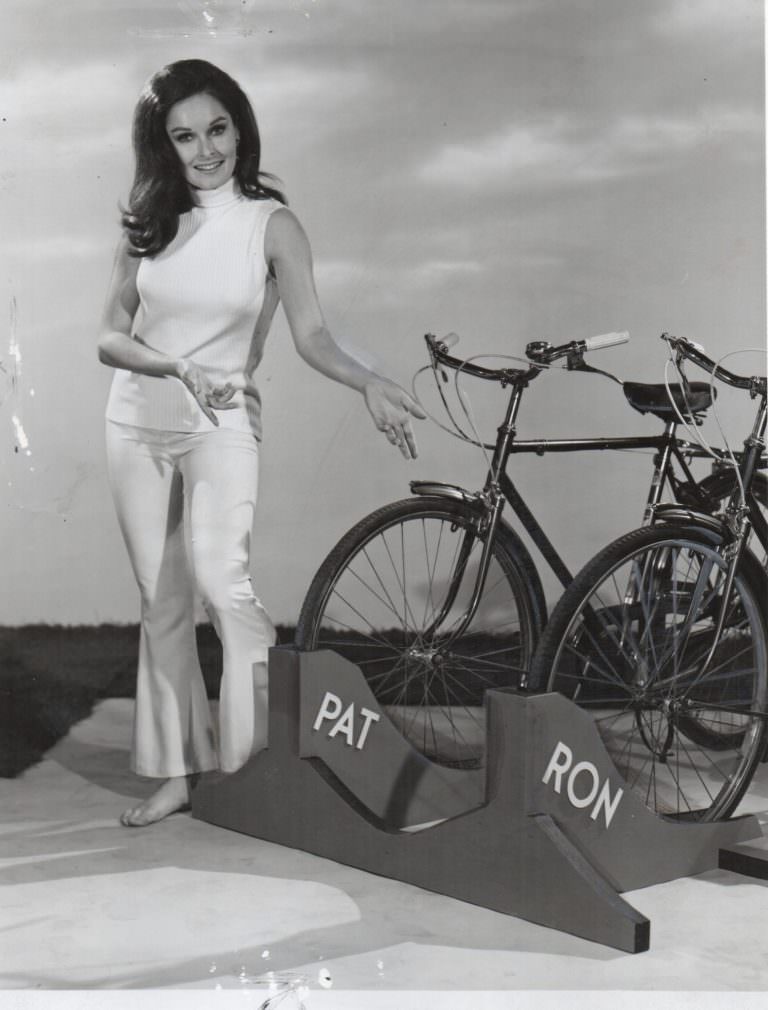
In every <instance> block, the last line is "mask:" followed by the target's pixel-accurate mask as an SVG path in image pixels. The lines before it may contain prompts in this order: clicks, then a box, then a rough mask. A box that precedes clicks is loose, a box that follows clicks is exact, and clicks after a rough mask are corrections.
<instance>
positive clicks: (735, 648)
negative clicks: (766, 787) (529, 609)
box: [531, 526, 768, 821]
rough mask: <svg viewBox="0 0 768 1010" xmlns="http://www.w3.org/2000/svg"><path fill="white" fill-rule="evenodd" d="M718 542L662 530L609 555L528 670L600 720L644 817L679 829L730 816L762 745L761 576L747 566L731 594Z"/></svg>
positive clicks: (767, 635)
mask: <svg viewBox="0 0 768 1010" xmlns="http://www.w3.org/2000/svg"><path fill="white" fill-rule="evenodd" d="M715 541H716V538H715V539H714V540H713V535H712V534H711V533H709V532H708V531H705V530H702V529H701V528H697V527H693V526H656V527H650V528H647V527H646V528H644V529H641V530H635V531H634V532H633V533H629V534H627V535H626V536H624V537H622V538H621V539H619V540H617V541H615V542H614V543H613V544H611V545H609V546H608V547H606V548H605V550H603V551H602V552H601V553H600V554H598V555H597V557H595V558H594V559H593V560H592V561H591V562H590V563H589V564H588V565H586V566H585V568H584V569H582V571H581V572H580V573H579V574H578V575H577V577H576V579H575V580H574V582H573V583H572V585H571V586H570V587H569V588H568V590H566V592H565V594H564V595H563V597H562V598H561V600H560V602H559V603H558V605H557V607H556V608H555V610H554V612H553V614H552V619H551V621H550V623H549V625H548V626H547V628H546V630H545V632H544V634H543V636H542V639H541V642H540V645H539V648H538V650H537V653H536V656H535V657H534V660H533V664H532V671H531V684H532V685H533V686H534V687H535V688H537V689H540V690H550V691H558V692H560V693H561V694H564V695H565V696H566V697H568V698H570V699H571V700H572V701H574V702H575V703H576V704H578V705H579V706H580V707H582V708H584V709H585V710H587V711H589V712H590V714H591V715H592V717H593V718H594V721H595V725H596V727H597V729H598V731H599V733H600V736H601V738H602V741H603V743H604V745H605V747H606V749H607V751H608V753H609V755H610V757H611V758H612V760H613V762H614V764H615V765H616V768H617V770H618V771H619V773H620V774H621V775H622V776H623V778H624V779H625V780H626V782H627V783H628V785H629V786H630V787H631V788H632V789H633V790H635V792H637V793H638V794H639V795H640V796H641V798H642V799H643V801H644V802H645V804H646V806H648V807H649V808H650V809H652V810H654V811H655V812H656V813H658V814H660V815H663V816H669V817H674V818H679V819H682V820H701V821H710V820H717V819H721V818H724V817H727V816H729V814H730V813H731V812H732V811H733V810H734V809H735V807H736V805H737V804H738V802H739V800H740V799H741V797H742V796H743V794H744V792H745V790H746V789H747V787H748V785H749V782H750V780H751V778H752V774H753V772H754V769H755V765H756V763H757V761H758V759H759V756H760V753H761V749H762V743H763V738H764V735H765V720H764V718H762V716H763V714H764V713H765V712H766V705H767V702H768V673H767V672H766V664H767V657H768V632H767V631H766V625H765V619H764V616H763V607H762V603H763V602H764V578H763V573H762V570H761V569H760V566H759V564H758V563H757V561H756V559H755V558H754V556H752V555H751V554H749V553H746V554H745V556H744V557H743V559H742V563H741V564H740V566H739V569H738V571H737V573H736V576H735V579H734V581H733V583H732V585H731V586H730V589H728V586H727V571H728V562H727V560H726V559H725V558H724V557H723V554H722V551H721V550H720V549H719V545H718V543H717V542H715ZM726 591H727V592H728V598H727V600H724V593H725V592H726ZM723 608H725V622H724V626H723V629H722V632H721V633H720V634H719V636H717V637H716V631H717V623H718V617H719V615H720V614H721V612H722V609H723Z"/></svg>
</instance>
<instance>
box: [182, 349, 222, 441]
mask: <svg viewBox="0 0 768 1010" xmlns="http://www.w3.org/2000/svg"><path fill="white" fill-rule="evenodd" d="M176 375H177V376H178V378H179V379H181V381H182V382H183V383H184V385H185V386H186V387H187V389H188V390H189V391H190V393H191V394H192V395H193V396H194V398H195V399H196V400H197V404H198V406H199V407H200V410H202V412H203V413H204V414H205V416H206V417H207V418H208V420H209V421H210V422H211V423H212V424H215V425H216V427H217V428H218V426H219V419H218V417H216V415H215V414H214V410H232V409H234V408H235V407H237V404H236V403H230V400H231V399H232V397H233V396H234V394H235V390H234V387H233V386H232V384H231V383H229V382H227V383H226V384H225V385H223V386H216V385H214V384H213V383H212V382H211V380H210V379H209V378H208V376H207V375H206V374H205V372H204V371H203V369H202V368H201V367H200V366H199V365H196V364H195V362H194V361H190V360H189V359H187V358H180V359H179V361H178V363H177V367H176Z"/></svg>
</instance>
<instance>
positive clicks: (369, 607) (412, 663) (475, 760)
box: [296, 497, 543, 768]
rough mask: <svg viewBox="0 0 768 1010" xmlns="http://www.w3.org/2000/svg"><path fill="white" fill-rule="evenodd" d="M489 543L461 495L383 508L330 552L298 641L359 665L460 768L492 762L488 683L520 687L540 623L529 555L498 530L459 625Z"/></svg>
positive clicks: (414, 737) (426, 748)
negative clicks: (472, 605)
mask: <svg viewBox="0 0 768 1010" xmlns="http://www.w3.org/2000/svg"><path fill="white" fill-rule="evenodd" d="M484 541H485V534H484V532H483V531H482V523H481V522H480V516H479V514H478V511H477V510H476V509H473V508H472V506H471V505H468V504H466V503H464V502H460V501H454V500H451V499H444V498H428V497H419V498H412V499H405V500H404V501H399V502H393V503H392V504H390V505H386V506H384V507H383V508H381V509H379V510H378V511H376V512H374V513H372V514H371V515H369V516H368V517H366V518H365V519H363V520H362V521H361V522H359V523H358V524H357V525H356V526H355V527H354V528H353V529H352V530H350V531H349V533H347V534H346V536H344V537H343V538H342V540H341V541H340V542H339V544H338V545H337V546H336V547H335V548H334V549H333V550H332V551H331V553H330V554H329V555H328V557H327V558H326V559H325V561H324V562H323V564H322V565H321V567H320V569H319V570H318V573H317V575H316V576H315V578H314V580H313V582H312V584H311V586H310V588H309V591H308V593H307V597H306V599H305V601H304V605H303V607H302V611H301V616H300V618H299V623H298V626H297V632H296V644H297V647H298V648H300V649H304V650H309V649H333V650H334V651H336V652H338V653H340V654H341V655H342V656H344V657H345V658H347V659H349V660H350V661H351V662H353V663H355V664H356V665H357V666H359V667H360V669H361V670H362V671H363V673H364V675H365V677H366V680H367V682H368V685H369V686H370V688H371V690H372V691H373V693H374V695H375V696H376V698H377V700H378V701H379V703H380V704H381V706H382V707H383V709H384V710H385V711H386V712H387V715H388V716H389V718H390V719H391V720H392V721H393V722H394V723H395V725H396V726H397V727H398V729H399V730H400V732H401V733H402V734H403V735H404V736H405V737H406V739H407V740H408V741H409V742H410V743H411V744H412V745H413V746H414V747H416V748H417V749H418V750H419V751H421V753H422V754H425V755H426V756H427V757H429V758H430V759H431V760H433V761H436V762H438V763H441V764H447V765H452V766H455V767H464V768H472V767H479V766H481V765H482V764H483V762H484V759H485V713H484V708H483V696H484V692H485V690H486V689H488V688H492V687H506V686H510V685H517V684H518V682H519V677H520V673H521V670H522V669H523V668H527V666H528V665H529V663H530V659H531V657H532V654H533V650H534V646H535V643H536V638H537V635H538V632H539V630H540V627H541V625H542V623H543V614H542V608H543V599H540V598H539V597H540V593H541V591H540V583H539V581H538V575H537V574H536V571H535V568H534V567H533V562H532V561H531V559H530V556H528V554H527V552H526V551H525V549H524V548H523V547H522V545H521V544H520V543H519V541H518V540H517V538H516V537H515V535H514V534H513V533H512V532H511V531H510V530H509V528H508V527H506V526H501V527H500V528H499V530H498V531H497V535H496V537H495V539H494V543H493V545H492V551H491V560H490V566H489V568H488V572H487V575H486V579H485V583H484V586H483V592H482V596H481V597H480V600H479V602H478V605H477V608H476V610H475V612H474V614H473V616H472V620H471V622H470V623H469V624H467V626H466V627H465V628H464V629H463V630H461V627H462V624H463V623H464V621H463V618H464V615H465V614H466V612H467V607H468V604H469V602H470V600H471V598H472V594H473V590H474V588H475V585H476V582H477V578H476V577H477V572H478V564H479V560H480V556H481V553H482V548H483V544H484ZM537 587H539V588H538V591H537Z"/></svg>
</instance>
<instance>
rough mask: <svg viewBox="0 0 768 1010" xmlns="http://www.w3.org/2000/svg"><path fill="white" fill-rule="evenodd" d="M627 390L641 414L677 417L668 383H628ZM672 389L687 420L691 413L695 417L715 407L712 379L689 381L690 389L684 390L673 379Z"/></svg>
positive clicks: (626, 393)
mask: <svg viewBox="0 0 768 1010" xmlns="http://www.w3.org/2000/svg"><path fill="white" fill-rule="evenodd" d="M623 389H624V395H625V396H626V398H627V400H628V401H629V405H630V406H631V407H634V408H635V410H639V411H640V413H641V414H654V415H655V416H656V417H659V418H661V420H662V421H670V420H673V419H674V418H675V417H677V414H676V412H675V408H674V407H673V406H672V402H671V401H670V399H669V394H668V393H667V387H666V386H665V385H664V383H659V384H657V385H651V384H650V383H647V382H625V383H624V385H623ZM669 390H670V392H671V393H672V396H673V397H674V401H675V404H676V405H677V409H678V410H679V411H680V413H681V414H682V415H683V417H684V418H685V419H686V421H689V420H691V415H693V416H694V417H695V416H696V415H697V414H703V413H704V411H705V410H707V409H708V408H709V407H711V406H712V393H713V390H712V388H711V386H710V385H709V383H708V382H689V383H688V387H687V389H686V390H683V389H682V387H681V385H680V383H679V382H673V383H670V385H669Z"/></svg>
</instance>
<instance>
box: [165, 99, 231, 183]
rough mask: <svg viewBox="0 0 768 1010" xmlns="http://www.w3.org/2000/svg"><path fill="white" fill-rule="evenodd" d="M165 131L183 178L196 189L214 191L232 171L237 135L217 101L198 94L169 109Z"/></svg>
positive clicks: (226, 113) (222, 107)
mask: <svg viewBox="0 0 768 1010" xmlns="http://www.w3.org/2000/svg"><path fill="white" fill-rule="evenodd" d="M165 129H166V131H167V132H168V136H169V137H170V138H171V143H172V144H173V146H174V148H175V150H176V153H177V154H178V156H179V161H180V162H181V167H182V169H183V171H184V178H185V179H186V180H187V182H188V183H189V185H190V186H193V187H194V188H195V189H215V188H216V187H217V186H221V185H222V184H223V183H225V182H226V181H227V179H229V178H230V177H231V175H232V173H233V172H234V170H235V161H236V160H237V141H238V139H239V138H238V135H237V131H236V130H235V124H234V123H233V122H232V117H231V116H230V115H229V113H228V112H227V110H226V109H225V108H224V106H223V105H222V104H221V102H220V101H218V99H216V98H214V97H213V96H212V95H207V94H205V93H201V94H199V95H192V96H191V97H190V98H185V99H184V100H183V101H181V102H176V104H175V105H172V106H171V110H170V112H169V113H168V116H167V118H166V120H165Z"/></svg>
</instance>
